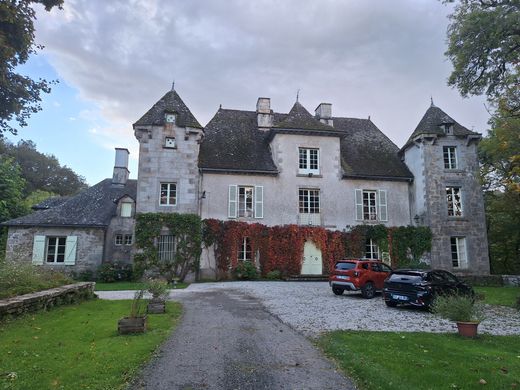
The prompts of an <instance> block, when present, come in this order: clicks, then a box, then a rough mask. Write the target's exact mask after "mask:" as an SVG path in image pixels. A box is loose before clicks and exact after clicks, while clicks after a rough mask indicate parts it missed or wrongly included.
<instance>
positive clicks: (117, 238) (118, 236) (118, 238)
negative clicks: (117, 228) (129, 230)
mask: <svg viewBox="0 0 520 390" xmlns="http://www.w3.org/2000/svg"><path fill="white" fill-rule="evenodd" d="M114 243H115V244H116V245H123V235H122V234H116V236H115V238H114Z"/></svg>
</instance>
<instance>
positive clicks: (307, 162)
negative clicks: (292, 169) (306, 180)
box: [298, 147, 320, 175]
mask: <svg viewBox="0 0 520 390" xmlns="http://www.w3.org/2000/svg"><path fill="white" fill-rule="evenodd" d="M311 165H314V166H313V167H311ZM298 173H299V174H301V175H308V174H313V175H319V174H320V149H318V148H304V147H300V148H298Z"/></svg>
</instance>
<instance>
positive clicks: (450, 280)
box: [383, 269, 475, 308]
mask: <svg viewBox="0 0 520 390" xmlns="http://www.w3.org/2000/svg"><path fill="white" fill-rule="evenodd" d="M455 293H456V294H463V295H469V296H474V295H475V292H474V291H473V289H472V288H471V287H470V286H468V285H467V284H465V283H464V282H461V281H460V280H459V279H458V278H457V277H456V276H455V275H453V274H452V273H449V272H448V271H444V270H413V269H401V270H396V271H393V272H392V273H391V274H390V276H388V278H387V279H386V280H385V285H384V288H383V299H384V300H385V303H386V305H387V306H390V307H395V306H397V305H398V304H409V305H413V306H421V307H424V308H428V307H429V306H430V305H431V304H432V302H433V300H434V299H435V296H437V295H443V294H455Z"/></svg>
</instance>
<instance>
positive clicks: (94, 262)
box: [6, 226, 105, 273]
mask: <svg viewBox="0 0 520 390" xmlns="http://www.w3.org/2000/svg"><path fill="white" fill-rule="evenodd" d="M36 235H43V236H77V248H76V263H75V264H74V265H65V264H63V263H46V262H45V261H44V262H43V264H42V266H43V267H52V268H54V269H57V270H61V271H65V272H68V273H71V272H81V271H85V270H92V271H95V270H96V269H97V267H99V265H100V264H101V263H102V261H103V246H104V241H105V230H104V229H102V228H66V227H60V228H57V227H56V228H54V227H30V228H25V227H12V226H11V227H9V232H8V235H7V248H6V260H7V261H12V262H22V263H31V262H32V255H33V253H32V251H33V242H34V236H36Z"/></svg>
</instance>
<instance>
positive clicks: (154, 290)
mask: <svg viewBox="0 0 520 390" xmlns="http://www.w3.org/2000/svg"><path fill="white" fill-rule="evenodd" d="M145 289H146V290H147V291H148V292H149V293H150V294H152V296H153V297H154V298H158V299H165V298H166V297H167V296H168V282H166V281H165V280H160V279H150V280H149V281H148V282H147V283H146V286H145Z"/></svg>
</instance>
